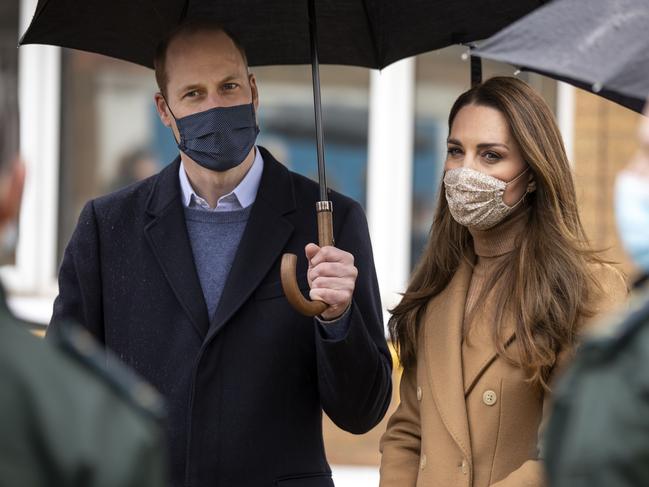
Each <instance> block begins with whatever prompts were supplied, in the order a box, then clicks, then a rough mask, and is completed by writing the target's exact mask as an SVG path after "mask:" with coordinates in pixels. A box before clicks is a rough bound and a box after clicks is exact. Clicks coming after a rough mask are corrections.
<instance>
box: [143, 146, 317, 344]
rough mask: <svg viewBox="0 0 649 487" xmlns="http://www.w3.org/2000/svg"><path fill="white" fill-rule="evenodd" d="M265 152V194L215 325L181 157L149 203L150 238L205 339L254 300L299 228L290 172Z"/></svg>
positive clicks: (161, 178) (259, 199)
mask: <svg viewBox="0 0 649 487" xmlns="http://www.w3.org/2000/svg"><path fill="white" fill-rule="evenodd" d="M259 150H260V151H261V155H262V157H263V159H264V171H263V174H262V177H261V183H260V185H259V191H258V193H257V198H256V200H255V203H253V207H252V211H251V214H250V219H249V220H248V224H247V225H246V229H245V231H244V233H243V236H242V238H241V243H240V244H239V248H238V249H237V252H236V254H235V258H234V262H233V264H232V268H231V270H230V274H229V276H228V279H227V281H226V283H225V287H224V290H223V294H222V295H221V300H220V302H219V305H218V307H217V310H216V312H215V315H214V317H213V318H212V319H211V320H210V319H209V317H208V314H207V306H206V304H205V299H204V298H203V291H202V288H201V285H200V281H199V279H198V274H197V272H196V266H195V263H194V257H193V253H192V249H191V244H190V242H189V236H188V233H187V227H186V224H185V215H184V209H183V205H182V199H181V194H180V182H179V180H178V170H179V167H180V158H179V157H178V158H176V160H175V161H174V162H173V163H172V164H170V165H169V166H167V167H166V168H165V169H163V170H162V171H161V172H160V175H159V177H158V178H157V180H156V182H155V184H154V187H153V188H152V190H151V194H150V195H149V198H148V200H147V204H146V211H147V213H148V214H149V215H151V216H152V217H153V220H152V221H151V222H150V223H149V224H148V225H147V226H146V227H145V234H146V236H147V239H148V241H149V243H150V245H151V247H152V249H153V251H154V254H155V256H156V258H157V260H158V262H159V263H160V266H161V267H162V269H163V271H164V274H165V277H166V279H167V281H168V282H169V284H170V285H171V287H172V289H173V291H174V293H175V295H176V297H177V298H178V300H179V301H180V303H181V306H182V307H183V309H184V310H185V312H186V313H187V315H188V316H189V317H190V319H191V322H192V324H193V325H194V327H195V329H196V331H197V332H198V333H199V335H200V336H201V337H203V338H205V337H207V338H209V337H211V336H213V335H214V334H215V333H216V332H217V331H218V330H220V329H221V328H222V327H223V325H224V324H225V323H226V322H227V321H228V319H230V318H231V317H232V315H233V314H234V313H235V312H236V311H237V310H238V309H239V308H240V307H241V305H242V304H243V303H244V302H245V301H246V299H248V297H249V296H250V295H251V294H252V292H253V291H254V290H255V288H256V287H257V286H258V285H259V283H260V282H261V280H262V279H263V277H264V276H265V275H266V274H267V273H268V271H269V270H270V268H271V267H272V265H273V264H274V263H275V262H276V261H277V260H278V259H279V258H280V257H281V253H282V250H283V248H284V246H285V244H286V242H287V241H288V239H289V237H290V236H291V234H292V232H293V225H292V224H291V223H290V222H289V221H288V220H287V219H285V218H284V215H285V214H287V213H290V212H292V211H294V210H295V207H296V200H295V195H294V189H293V183H292V180H291V175H290V172H289V171H288V169H286V168H285V167H284V166H283V165H282V164H280V163H279V162H278V161H277V160H275V158H274V157H273V156H272V155H271V154H270V152H268V151H267V150H266V149H264V148H263V147H259ZM314 211H315V210H314Z"/></svg>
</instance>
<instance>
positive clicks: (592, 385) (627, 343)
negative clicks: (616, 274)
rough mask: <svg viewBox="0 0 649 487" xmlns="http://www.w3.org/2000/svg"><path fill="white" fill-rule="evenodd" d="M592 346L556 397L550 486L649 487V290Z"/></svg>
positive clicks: (548, 452) (548, 445) (548, 447)
mask: <svg viewBox="0 0 649 487" xmlns="http://www.w3.org/2000/svg"><path fill="white" fill-rule="evenodd" d="M635 294H636V295H635V297H634V299H633V300H632V302H631V306H630V309H629V310H627V311H626V312H625V313H623V314H621V315H620V316H618V317H617V318H616V319H615V320H614V321H615V323H613V324H612V326H609V327H606V328H605V329H604V330H605V331H602V332H600V334H599V336H594V337H592V338H591V339H590V340H588V341H586V342H585V343H584V345H583V346H582V348H581V349H580V351H579V353H578V354H577V357H576V359H575V361H574V363H573V365H572V367H571V368H570V370H569V371H568V372H567V373H566V375H565V376H564V377H563V380H562V381H561V382H560V384H559V385H558V387H557V390H556V394H555V401H556V402H555V407H554V413H553V415H552V417H551V419H550V422H549V425H548V429H547V431H546V436H545V448H544V449H545V457H546V465H547V470H548V476H549V480H550V486H551V487H631V486H638V487H640V486H643V487H644V486H649V286H648V285H645V286H644V289H641V290H639V291H638V292H637V293H635Z"/></svg>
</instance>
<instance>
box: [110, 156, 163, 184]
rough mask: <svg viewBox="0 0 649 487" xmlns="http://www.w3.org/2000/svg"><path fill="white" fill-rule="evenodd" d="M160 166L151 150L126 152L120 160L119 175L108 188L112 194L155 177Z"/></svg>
mask: <svg viewBox="0 0 649 487" xmlns="http://www.w3.org/2000/svg"><path fill="white" fill-rule="evenodd" d="M160 167H161V166H160V164H158V161H157V160H156V157H155V155H154V154H153V152H151V151H150V150H149V149H146V148H144V147H137V148H135V149H131V150H129V151H128V152H126V153H125V154H124V155H123V156H122V157H121V158H120V160H119V164H118V167H117V174H116V175H115V178H114V179H113V181H112V182H111V185H110V186H109V187H108V188H107V191H108V192H112V191H115V190H118V189H120V188H123V187H124V186H128V185H129V184H132V183H136V182H138V181H142V180H143V179H146V178H148V177H149V176H153V175H154V174H155V173H157V172H158V170H159V169H160Z"/></svg>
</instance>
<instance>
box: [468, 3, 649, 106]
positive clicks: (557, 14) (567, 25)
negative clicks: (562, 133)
mask: <svg viewBox="0 0 649 487" xmlns="http://www.w3.org/2000/svg"><path fill="white" fill-rule="evenodd" d="M647 26H649V2H648V1H647V0H555V1H553V2H551V3H549V4H548V5H545V6H543V7H541V8H539V9H537V10H536V11H534V12H532V13H531V14H529V15H527V16H526V17H524V18H522V19H520V20H519V21H517V22H515V23H513V24H511V25H510V26H509V27H506V28H505V29H503V30H502V31H500V32H499V33H497V34H496V35H494V36H493V37H491V38H490V39H487V40H486V41H485V42H484V43H482V44H481V45H480V47H479V48H478V49H477V50H474V52H473V54H474V55H477V56H480V57H483V58H487V59H492V60H495V61H502V62H507V63H510V64H513V65H516V66H519V67H520V68H521V69H525V70H529V71H534V72H537V73H540V74H543V75H546V76H550V77H552V78H555V79H559V80H562V81H566V82H568V83H571V84H573V85H575V86H578V87H579V88H584V89H587V90H589V91H592V92H595V93H597V94H599V95H601V96H604V97H605V98H608V99H610V100H612V101H615V102H617V103H619V104H621V105H624V106H626V107H628V108H631V109H632V110H635V111H637V112H641V111H642V107H643V105H644V102H645V100H646V99H647V97H648V96H649V35H647Z"/></svg>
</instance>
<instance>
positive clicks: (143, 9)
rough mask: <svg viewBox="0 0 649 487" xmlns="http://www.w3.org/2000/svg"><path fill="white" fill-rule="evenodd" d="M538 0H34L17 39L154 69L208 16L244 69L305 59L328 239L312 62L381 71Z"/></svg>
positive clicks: (471, 37)
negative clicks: (181, 35)
mask: <svg viewBox="0 0 649 487" xmlns="http://www.w3.org/2000/svg"><path fill="white" fill-rule="evenodd" d="M545 1H546V0H453V1H447V0H403V1H400V2H396V1H394V0H318V2H317V4H316V2H315V0H283V1H281V0H274V1H269V0H247V1H244V0H236V1H230V2H223V1H217V0H139V1H138V0H110V1H106V0H83V1H81V0H39V2H38V5H37V7H36V13H35V15H34V18H33V20H32V23H31V25H30V26H29V28H28V29H27V32H26V33H25V35H24V36H23V38H22V39H21V44H52V45H56V46H63V47H70V48H75V49H81V50H84V51H91V52H96V53H100V54H105V55H108V56H112V57H115V58H119V59H124V60H127V61H131V62H134V63H137V64H141V65H144V66H148V67H152V65H153V57H154V52H155V48H156V46H157V45H158V43H159V42H160V40H162V39H163V38H164V37H165V36H166V35H167V33H168V32H170V31H171V30H172V29H173V28H174V27H175V26H177V25H178V24H180V23H181V22H182V21H183V20H185V19H192V18H211V19H215V20H217V21H218V22H219V23H221V24H222V25H223V26H224V27H225V28H227V29H228V30H229V31H230V32H231V33H232V34H233V35H235V36H236V37H237V39H238V40H239V41H240V42H241V44H242V45H243V46H244V48H245V50H246V54H247V57H248V62H249V64H250V65H251V66H259V65H271V64H272V65H275V64H311V65H312V73H313V93H314V103H315V116H316V138H317V147H318V178H319V182H320V199H321V201H319V202H318V203H317V212H318V240H319V244H320V245H321V246H323V245H333V243H334V242H333V228H332V225H331V222H332V208H331V202H329V201H327V199H328V198H327V184H326V177H325V164H324V143H323V139H324V137H323V131H322V109H321V103H320V78H319V62H323V63H327V64H342V65H352V66H362V67H368V68H379V69H380V68H383V67H385V66H387V65H388V64H391V63H393V62H395V61H398V60H399V59H402V58H406V57H409V56H413V55H416V54H419V53H422V52H426V51H430V50H433V49H439V48H442V47H446V46H449V45H451V44H457V43H468V42H471V41H475V40H476V39H482V38H485V37H487V36H489V35H491V34H493V33H494V32H496V31H497V30H498V29H500V28H502V27H504V26H505V25H507V24H509V23H511V22H513V21H514V20H516V19H518V18H519V17H521V16H523V15H525V14H526V13H528V12H530V11H531V10H532V9H534V8H536V7H538V6H539V5H541V4H543V3H544V2H545ZM296 261H297V257H296V256H295V255H292V254H286V255H284V258H283V260H282V284H283V285H284V291H285V293H286V296H287V298H288V300H289V301H290V302H291V304H292V305H293V306H294V307H295V308H296V309H297V310H298V311H300V312H302V313H304V314H307V315H316V314H321V313H322V312H323V311H324V309H325V308H326V306H325V305H324V303H318V302H309V301H307V300H306V299H304V297H303V296H302V294H301V292H300V290H299V288H298V285H297V281H296V279H295V267H296Z"/></svg>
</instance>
